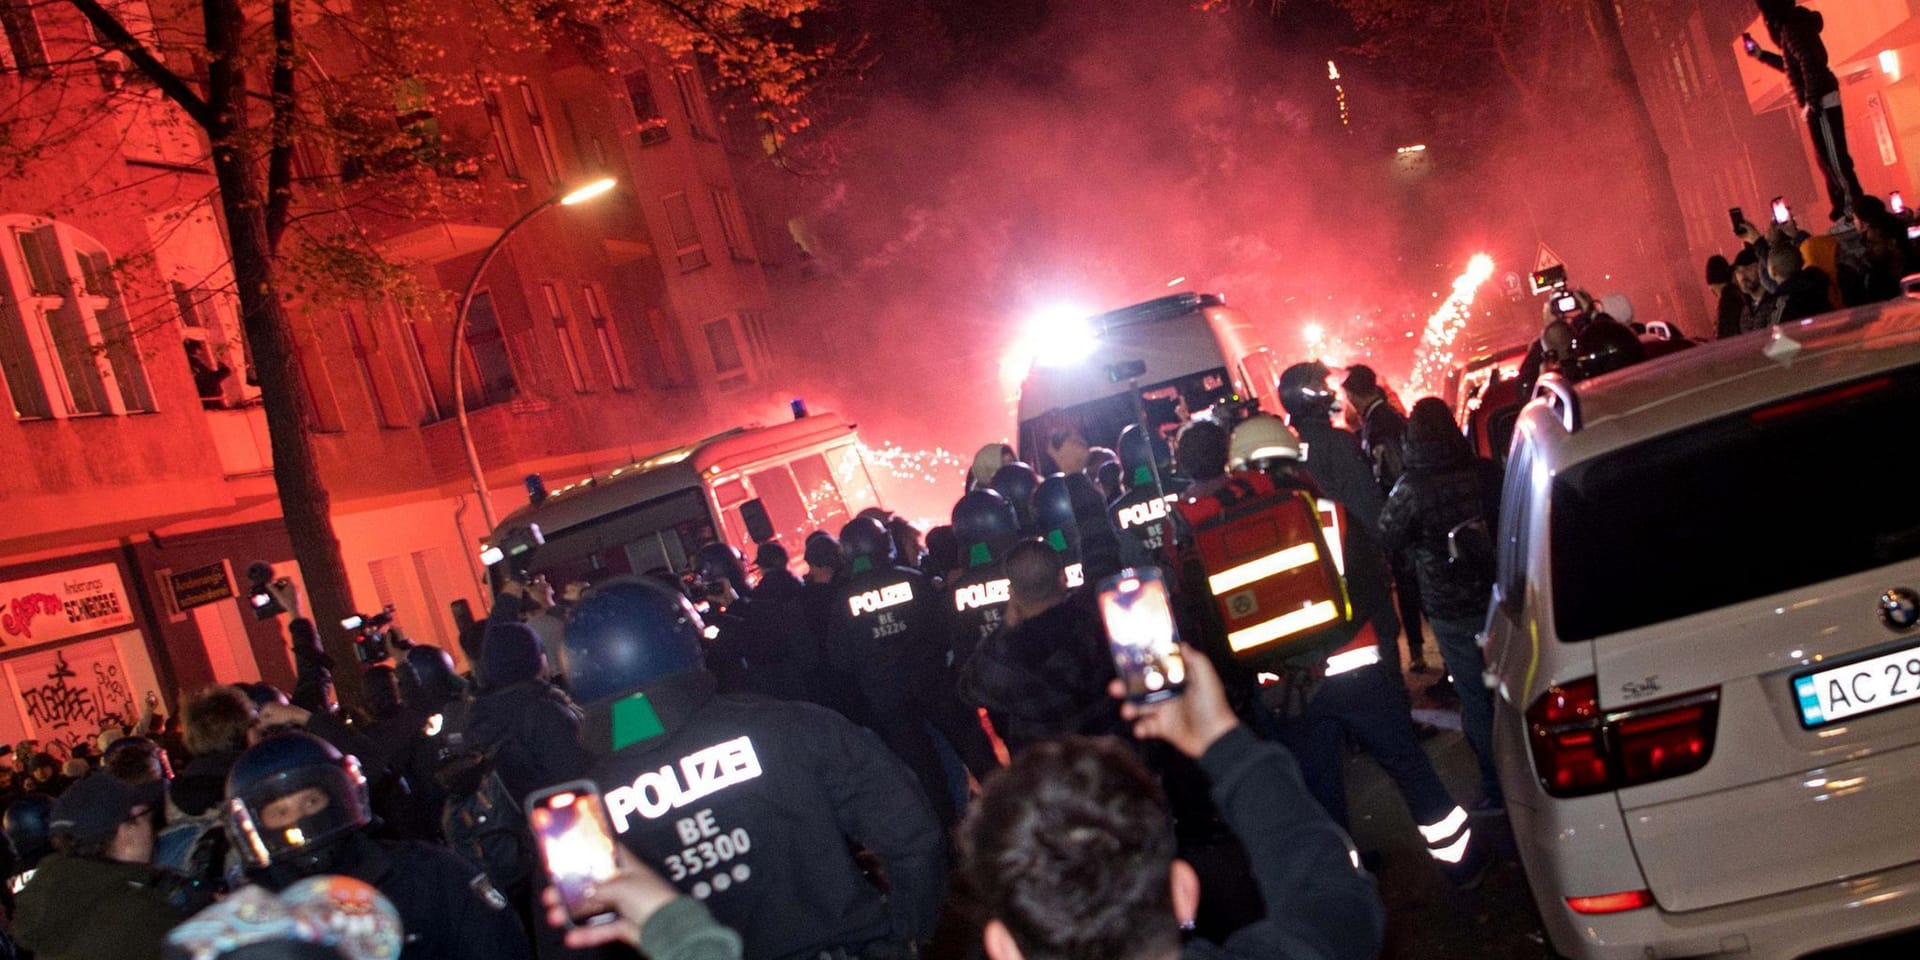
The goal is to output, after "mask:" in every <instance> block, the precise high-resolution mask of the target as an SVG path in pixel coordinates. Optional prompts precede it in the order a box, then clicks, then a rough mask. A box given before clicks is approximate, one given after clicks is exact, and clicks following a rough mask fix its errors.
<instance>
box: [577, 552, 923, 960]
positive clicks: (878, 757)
mask: <svg viewBox="0 0 1920 960" xmlns="http://www.w3.org/2000/svg"><path fill="white" fill-rule="evenodd" d="M702 629H703V627H702V624H701V622H700V619H699V615H698V614H696V613H695V612H694V611H693V609H692V607H691V606H689V605H688V604H687V602H686V600H685V599H684V598H683V597H681V596H679V595H678V594H675V593H673V592H671V591H669V590H667V589H665V588H663V587H660V586H658V585H656V584H653V583H648V582H642V581H637V580H625V579H621V580H613V581H609V582H607V583H606V584H604V585H602V586H601V587H600V588H599V589H598V591H597V592H596V593H595V594H594V595H593V596H591V597H589V598H587V599H586V600H585V601H584V602H582V603H581V604H580V607H579V608H578V610H576V611H575V614H574V618H573V620H572V622H571V623H570V624H569V625H568V629H567V653H568V669H569V670H570V671H571V673H572V676H571V679H572V681H573V691H574V696H575V697H576V698H578V700H579V702H580V704H581V705H582V706H584V707H585V708H586V712H587V718H586V722H585V724H584V725H583V726H582V728H581V738H582V740H583V742H584V743H585V745H586V746H587V747H588V749H589V750H590V751H592V752H593V753H594V754H595V756H596V758H597V759H596V762H595V764H594V768H593V773H592V778H593V780H594V781H595V782H596V783H597V784H598V785H599V786H600V789H601V793H602V796H603V797H604V798H605V800H606V804H607V810H608V814H609V816H610V818H611V822H612V825H613V827H614V830H615V831H616V832H617V833H618V835H619V838H620V841H621V843H622V844H624V845H625V846H626V847H627V848H628V849H629V850H631V851H633V853H634V854H635V855H636V856H638V857H639V858H640V860H641V861H642V862H644V863H645V864H646V865H647V866H649V867H650V868H652V869H653V870H654V871H656V872H658V873H659V874H660V875H661V876H663V877H665V878H667V879H668V880H669V881H670V882H672V883H673V884H674V885H675V886H677V887H678V888H679V889H680V890H681V891H682V892H683V893H685V894H687V895H689V896H692V897H694V898H696V899H698V900H701V901H704V902H705V903H706V905H707V908H708V909H709V910H710V911H712V913H713V916H714V917H715V919H717V920H719V921H720V922H721V923H722V924H725V925H726V926H728V927H731V928H732V929H734V930H735V931H737V932H739V934H740V935H741V938H742V939H743V941H744V943H745V956H746V957H747V958H748V960H781V958H800V957H807V958H814V957H822V956H829V957H846V958H852V957H867V958H874V960H882V958H891V957H904V956H906V954H907V951H908V950H909V949H910V945H911V944H914V943H917V942H920V941H923V940H925V939H927V938H928V937H929V936H930V935H931V933H932V930H933V924H934V920H935V918H936V916H937V914H938V912H939V908H940V902H941V899H942V896H943V893H944V891H943V889H942V885H943V882H944V873H943V870H944V865H943V863H942V846H941V834H940V830H939V827H938V824H937V823H936V822H935V821H934V818H933V814H932V812H931V811H930V810H929V809H928V808H927V804H926V801H925V800H924V799H923V798H922V796H921V792H920V790H919V789H918V787H917V785H916V784H915V783H914V780H913V776H912V774H911V773H909V772H908V770H907V769H906V767H905V766H904V765H903V764H901V762H900V761H899V760H898V759H897V758H895V757H894V756H893V755H892V754H891V753H889V752H888V751H887V749H886V747H885V746H883V745H882V744H881V743H880V741H879V739H878V738H876V737H875V736H874V735H873V734H872V733H869V732H867V731H865V730H862V729H860V728H859V727H856V726H854V725H853V724H852V723H850V722H848V721H847V720H846V719H845V718H843V717H841V716H840V715H839V714H837V713H835V712H833V711H831V710H827V709H825V708H822V707H817V706H814V705H812V704H806V703H792V702H783V701H772V700H765V699H759V698H748V697H734V696H729V695H722V694H719V693H717V691H716V685H715V681H714V678H713V675H712V674H710V673H708V672H707V670H706V666H705V663H704V660H703V651H702V646H701V632H702ZM855 846H858V847H862V848H864V849H865V850H866V851H868V852H870V853H872V854H873V855H874V856H875V857H877V858H878V859H879V861H880V862H881V864H883V865H884V868H885V876H886V882H887V884H888V888H889V892H888V895H886V896H883V895H882V894H881V892H880V891H879V890H878V889H877V888H876V887H875V885H874V884H873V883H872V882H870V881H869V880H868V878H867V877H866V876H865V875H864V874H863V873H862V871H861V868H860V866H859V864H858V863H857V862H856V860H855V856H854V854H853V853H851V852H850V849H851V848H853V847H855Z"/></svg>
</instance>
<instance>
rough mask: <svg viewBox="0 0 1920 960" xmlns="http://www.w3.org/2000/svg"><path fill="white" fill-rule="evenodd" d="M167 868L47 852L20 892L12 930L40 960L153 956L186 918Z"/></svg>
mask: <svg viewBox="0 0 1920 960" xmlns="http://www.w3.org/2000/svg"><path fill="white" fill-rule="evenodd" d="M185 906H186V905H185V903H184V901H182V900H179V899H178V898H176V897H175V896H173V895H172V894H171V892H170V891H169V890H168V883H167V877H166V875H165V874H164V873H163V872H162V871H159V870H155V869H154V868H153V867H150V866H147V865H146V864H141V863H117V862H114V861H111V860H93V859H80V858H76V857H69V856H66V855H65V854H59V853H56V854H52V855H50V856H48V857H47V858H46V859H45V860H42V861H40V867H39V870H38V872H36V873H35V874H34V875H33V879H32V880H31V881H29V882H28V883H27V886H26V889H24V890H21V891H20V897H19V899H18V901H16V906H15V912H14V917H13V935H14V938H15V939H17V940H19V941H20V945H21V946H23V947H26V948H27V949H29V950H32V951H33V955H34V956H35V957H37V958H38V960H65V958H68V957H71V958H73V960H97V958H102V957H113V958H115V960H121V958H125V960H140V958H143V957H152V958H155V960H158V958H159V956H160V947H161V944H162V943H163V942H164V941H165V940H166V938H167V931H168V930H171V929H173V927H174V925H176V924H178V923H179V922H180V921H182V920H184V919H186V918H187V912H186V909H185Z"/></svg>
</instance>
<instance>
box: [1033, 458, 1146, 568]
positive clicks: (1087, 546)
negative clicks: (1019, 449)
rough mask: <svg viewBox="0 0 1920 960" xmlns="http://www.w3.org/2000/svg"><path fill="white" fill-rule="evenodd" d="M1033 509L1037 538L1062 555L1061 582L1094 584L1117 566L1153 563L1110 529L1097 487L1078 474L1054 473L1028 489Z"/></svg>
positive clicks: (1137, 545)
mask: <svg viewBox="0 0 1920 960" xmlns="http://www.w3.org/2000/svg"><path fill="white" fill-rule="evenodd" d="M1033 512H1034V516H1035V518H1036V519H1038V520H1039V521H1040V528H1041V530H1042V537H1043V538H1044V539H1046V540H1047V541H1048V542H1049V543H1051V544H1052V545H1053V547H1054V549H1055V550H1059V551H1061V552H1062V554H1063V555H1064V556H1065V557H1066V562H1067V585H1068V586H1069V587H1077V586H1080V585H1081V584H1083V583H1099V582H1100V580H1102V579H1103V578H1106V577H1109V576H1112V575H1113V574H1115V573H1118V572H1120V570H1121V568H1123V567H1142V566H1146V565H1147V564H1149V563H1152V562H1153V558H1152V557H1151V556H1149V555H1148V554H1147V551H1146V548H1145V547H1142V546H1141V545H1140V543H1139V541H1137V540H1135V539H1134V538H1132V537H1128V538H1126V539H1124V540H1122V539H1121V537H1120V534H1119V533H1118V532H1117V531H1116V530H1114V528H1113V520H1112V518H1111V517H1110V516H1109V515H1108V514H1107V506H1106V503H1105V501H1103V500H1102V499H1101V496H1100V488H1099V487H1098V486H1096V485H1095V484H1094V482H1093V480H1092V479H1091V478H1089V477H1088V476H1087V475H1086V474H1084V473H1056V474H1054V475H1053V476H1051V477H1048V478H1047V479H1046V480H1045V481H1044V482H1042V483H1041V484H1040V489H1038V490H1035V491H1034V494H1033Z"/></svg>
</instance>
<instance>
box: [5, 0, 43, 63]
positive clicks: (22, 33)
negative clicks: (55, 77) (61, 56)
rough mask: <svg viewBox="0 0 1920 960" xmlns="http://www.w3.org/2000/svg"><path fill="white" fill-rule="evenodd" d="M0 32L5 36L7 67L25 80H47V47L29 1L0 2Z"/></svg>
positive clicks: (7, 0) (31, 1)
mask: <svg viewBox="0 0 1920 960" xmlns="http://www.w3.org/2000/svg"><path fill="white" fill-rule="evenodd" d="M0 29H4V30H5V31H6V34H7V50H6V52H7V54H8V56H9V57H10V59H9V61H8V63H7V65H8V66H10V67H12V68H14V69H16V70H19V71H20V72H21V73H24V74H27V75H29V76H36V77H45V76H48V74H49V71H48V70H47V45H46V42H45V41H43V40H42V39H41V38H40V24H39V22H38V21H37V20H35V19H34V14H33V0H0Z"/></svg>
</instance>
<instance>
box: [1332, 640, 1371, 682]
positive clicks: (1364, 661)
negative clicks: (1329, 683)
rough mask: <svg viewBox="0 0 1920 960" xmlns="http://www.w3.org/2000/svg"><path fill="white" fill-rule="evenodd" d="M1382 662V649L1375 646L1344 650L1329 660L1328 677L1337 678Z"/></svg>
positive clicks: (1369, 645)
mask: <svg viewBox="0 0 1920 960" xmlns="http://www.w3.org/2000/svg"><path fill="white" fill-rule="evenodd" d="M1379 662H1380V648H1379V646H1377V645H1374V644H1368V645H1367V646H1364V647H1358V648H1355V649H1353V650H1342V651H1340V652H1339V653H1336V654H1334V655H1333V656H1331V657H1328V658H1327V676H1329V677H1337V676H1339V675H1341V674H1343V673H1352V672H1353V671H1355V670H1358V669H1360V668H1361V667H1371V666H1373V665H1374V664H1376V663H1379Z"/></svg>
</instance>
